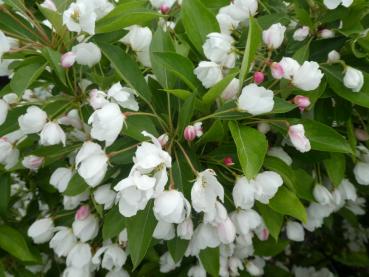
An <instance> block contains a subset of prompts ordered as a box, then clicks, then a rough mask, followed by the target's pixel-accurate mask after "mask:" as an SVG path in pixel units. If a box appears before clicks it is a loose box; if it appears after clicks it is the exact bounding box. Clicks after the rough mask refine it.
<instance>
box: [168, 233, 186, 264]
mask: <svg viewBox="0 0 369 277" xmlns="http://www.w3.org/2000/svg"><path fill="white" fill-rule="evenodd" d="M189 242H190V241H189V240H183V239H180V238H179V237H175V238H174V239H172V240H170V241H168V242H167V246H168V250H169V253H170V255H171V256H172V258H173V260H174V262H175V263H178V262H179V261H180V260H181V259H182V257H183V256H184V253H185V252H186V249H187V246H188V243H189Z"/></svg>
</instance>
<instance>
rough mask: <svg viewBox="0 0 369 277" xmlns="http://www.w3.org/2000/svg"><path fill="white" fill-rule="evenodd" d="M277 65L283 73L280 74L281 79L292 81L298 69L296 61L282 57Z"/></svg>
mask: <svg viewBox="0 0 369 277" xmlns="http://www.w3.org/2000/svg"><path fill="white" fill-rule="evenodd" d="M279 65H280V66H281V68H282V71H283V72H282V76H283V78H285V79H287V80H292V78H293V76H294V75H295V74H296V72H297V71H298V70H299V68H300V65H299V63H298V62H297V61H296V60H294V59H292V58H289V57H283V58H282V59H281V61H280V62H279Z"/></svg>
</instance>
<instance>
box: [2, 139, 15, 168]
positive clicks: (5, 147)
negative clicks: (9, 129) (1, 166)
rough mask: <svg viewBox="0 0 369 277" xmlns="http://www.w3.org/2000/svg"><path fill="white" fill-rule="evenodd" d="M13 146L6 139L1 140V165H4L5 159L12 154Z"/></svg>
mask: <svg viewBox="0 0 369 277" xmlns="http://www.w3.org/2000/svg"><path fill="white" fill-rule="evenodd" d="M12 149H13V145H12V144H11V142H9V140H8V139H7V138H6V137H1V138H0V163H3V162H4V161H5V159H6V158H7V157H8V156H9V155H10V154H11V152H12Z"/></svg>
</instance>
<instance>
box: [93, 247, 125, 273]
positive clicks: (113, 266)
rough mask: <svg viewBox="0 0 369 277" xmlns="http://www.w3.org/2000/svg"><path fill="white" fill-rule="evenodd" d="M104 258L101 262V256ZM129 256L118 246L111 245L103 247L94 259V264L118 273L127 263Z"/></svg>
mask: <svg viewBox="0 0 369 277" xmlns="http://www.w3.org/2000/svg"><path fill="white" fill-rule="evenodd" d="M101 255H104V256H103V259H102V261H101V258H100V256H101ZM126 260H127V254H126V253H125V252H124V251H123V249H122V248H120V247H119V245H117V244H109V245H107V246H103V247H101V248H100V249H99V250H97V252H96V253H95V255H94V256H93V258H92V263H93V264H95V265H100V263H101V267H102V268H105V269H107V270H113V271H117V270H119V269H121V268H122V266H123V265H124V264H125V263H126Z"/></svg>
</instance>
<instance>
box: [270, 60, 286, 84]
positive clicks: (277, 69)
mask: <svg viewBox="0 0 369 277" xmlns="http://www.w3.org/2000/svg"><path fill="white" fill-rule="evenodd" d="M270 70H271V71H272V76H273V78H274V79H277V80H279V79H282V77H283V75H284V70H283V67H282V66H281V65H280V64H279V63H276V62H274V63H272V65H271V66H270Z"/></svg>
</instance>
